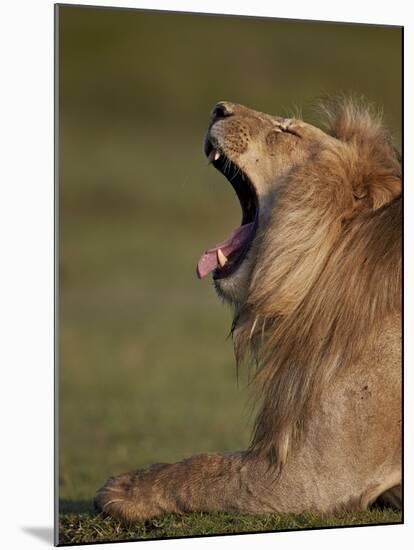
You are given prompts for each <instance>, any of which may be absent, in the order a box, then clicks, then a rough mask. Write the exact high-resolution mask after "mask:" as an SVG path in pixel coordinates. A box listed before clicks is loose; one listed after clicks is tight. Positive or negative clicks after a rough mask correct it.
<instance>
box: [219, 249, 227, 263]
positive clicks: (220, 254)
mask: <svg viewBox="0 0 414 550" xmlns="http://www.w3.org/2000/svg"><path fill="white" fill-rule="evenodd" d="M217 261H218V263H219V264H220V267H224V266H225V265H226V263H227V261H228V260H227V258H226V256H225V255H224V254H223V252H222V250H221V248H219V249H218V250H217Z"/></svg>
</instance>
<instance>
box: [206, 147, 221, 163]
mask: <svg viewBox="0 0 414 550" xmlns="http://www.w3.org/2000/svg"><path fill="white" fill-rule="evenodd" d="M220 156H221V155H220V153H219V151H217V149H212V150H211V151H210V154H209V155H208V160H209V162H213V161H216V160H218V159H219V158H220Z"/></svg>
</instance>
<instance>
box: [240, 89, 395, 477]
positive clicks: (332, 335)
mask: <svg viewBox="0 0 414 550" xmlns="http://www.w3.org/2000/svg"><path fill="white" fill-rule="evenodd" d="M322 111H323V113H324V114H325V124H326V128H327V130H326V131H327V133H329V134H330V135H332V136H334V137H336V138H337V140H338V141H337V142H335V146H332V147H331V148H330V149H328V150H324V151H322V152H320V153H317V154H315V157H314V159H313V160H312V161H311V162H309V163H308V164H307V165H305V166H302V167H298V168H296V169H294V170H293V171H292V173H291V174H290V175H289V177H288V178H287V179H286V181H285V182H284V185H283V186H282V188H281V191H280V193H279V195H278V197H277V201H276V206H275V208H274V211H273V213H272V215H271V218H270V222H269V225H268V227H267V228H266V229H265V231H264V232H263V234H262V235H260V236H259V239H260V245H259V249H258V254H257V258H258V259H257V264H256V268H255V270H254V272H253V276H252V281H251V285H250V290H249V294H248V297H247V299H246V302H245V304H243V305H242V306H241V308H240V310H239V312H238V315H237V317H236V318H235V321H234V324H233V338H234V344H235V351H236V357H237V360H238V362H239V361H241V360H242V359H243V358H244V357H246V356H251V357H253V359H254V361H255V362H256V364H257V371H256V380H257V382H258V387H259V396H260V406H259V411H258V415H257V418H256V423H255V431H254V435H253V438H252V441H251V445H250V451H251V452H252V453H259V454H266V455H267V456H268V457H269V458H270V460H271V462H272V463H273V464H275V465H276V466H278V467H281V466H283V464H284V463H285V461H286V458H287V455H288V452H289V450H290V448H291V446H292V444H293V442H294V441H297V440H298V437H299V436H300V435H301V433H302V431H303V428H304V427H305V426H306V422H305V420H306V418H309V416H310V415H311V414H312V411H313V409H314V407H315V404H316V403H317V399H318V396H320V394H321V392H322V390H323V388H324V387H325V385H326V384H327V383H328V382H329V381H330V380H332V377H333V376H335V374H336V373H337V372H339V371H340V369H344V368H346V367H347V366H349V365H350V364H352V363H354V362H355V361H356V360H357V358H358V356H359V355H360V354H361V352H362V350H363V349H365V348H366V347H367V346H369V345H370V342H372V341H373V340H372V339H374V338H375V337H376V336H377V335H379V333H380V331H381V325H382V323H383V321H384V319H385V318H387V316H389V315H392V314H394V313H396V312H398V310H399V308H400V295H401V288H400V285H401V215H402V212H401V171H400V162H399V158H398V155H397V154H396V152H395V150H394V149H393V147H392V145H391V141H390V139H389V137H388V134H387V132H386V130H385V129H384V127H383V124H382V121H381V117H380V116H379V115H377V114H375V113H373V111H372V109H370V108H369V107H367V106H364V105H363V104H360V103H356V102H355V101H353V100H345V99H336V100H329V101H328V102H325V103H324V105H323V108H322Z"/></svg>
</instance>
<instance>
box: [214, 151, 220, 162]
mask: <svg viewBox="0 0 414 550" xmlns="http://www.w3.org/2000/svg"><path fill="white" fill-rule="evenodd" d="M219 158H220V153H219V152H218V151H216V154H215V155H214V160H218V159H219Z"/></svg>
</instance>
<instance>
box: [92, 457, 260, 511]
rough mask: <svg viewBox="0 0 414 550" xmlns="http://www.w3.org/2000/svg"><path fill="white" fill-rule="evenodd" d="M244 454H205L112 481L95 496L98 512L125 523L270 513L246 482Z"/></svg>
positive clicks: (152, 467)
mask: <svg viewBox="0 0 414 550" xmlns="http://www.w3.org/2000/svg"><path fill="white" fill-rule="evenodd" d="M246 468H247V466H246V463H245V460H244V459H243V453H228V454H201V455H196V456H193V457H191V458H188V459H185V460H182V461H181V462H177V463H175V464H153V465H152V466H149V467H148V468H145V469H142V470H135V471H132V472H128V473H126V474H121V475H119V476H117V477H113V478H110V479H109V480H108V481H107V482H106V483H105V485H104V486H103V487H102V488H101V489H99V491H98V492H97V494H96V496H95V506H96V508H97V509H98V510H99V511H101V512H103V513H106V514H109V515H111V516H113V517H116V518H118V519H120V520H122V521H127V522H130V521H137V520H143V519H146V518H150V517H154V516H158V515H161V514H163V513H168V512H175V513H184V512H190V511H204V512H213V511H219V510H222V511H228V512H235V511H239V512H247V513H260V512H261V513H263V512H266V511H271V509H270V508H268V509H267V506H266V505H265V503H263V502H261V499H260V498H257V497H256V496H255V495H254V492H255V491H254V490H253V491H252V488H251V487H249V483H246V482H245V481H244V478H245V472H246Z"/></svg>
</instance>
